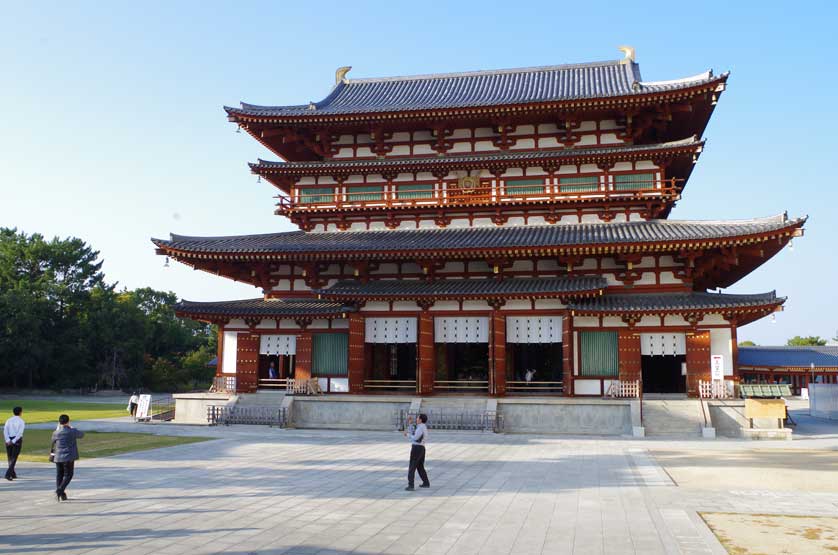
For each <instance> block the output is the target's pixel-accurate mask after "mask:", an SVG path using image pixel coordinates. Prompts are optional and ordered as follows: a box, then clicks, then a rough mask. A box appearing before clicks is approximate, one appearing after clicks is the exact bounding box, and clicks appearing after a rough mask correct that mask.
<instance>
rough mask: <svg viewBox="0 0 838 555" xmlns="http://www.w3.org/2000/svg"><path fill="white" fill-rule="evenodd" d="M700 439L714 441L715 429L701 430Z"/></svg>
mask: <svg viewBox="0 0 838 555" xmlns="http://www.w3.org/2000/svg"><path fill="white" fill-rule="evenodd" d="M701 437H703V438H704V439H716V428H701Z"/></svg>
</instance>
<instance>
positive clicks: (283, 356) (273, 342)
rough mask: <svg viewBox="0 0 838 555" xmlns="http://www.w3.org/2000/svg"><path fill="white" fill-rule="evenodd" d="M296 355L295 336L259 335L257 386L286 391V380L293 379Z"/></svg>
mask: <svg viewBox="0 0 838 555" xmlns="http://www.w3.org/2000/svg"><path fill="white" fill-rule="evenodd" d="M296 354H297V336H295V335H278V334H263V335H261V336H260V337H259V362H258V381H257V386H258V387H260V388H268V389H286V388H287V387H288V380H289V379H292V378H293V377H294V358H295V357H296Z"/></svg>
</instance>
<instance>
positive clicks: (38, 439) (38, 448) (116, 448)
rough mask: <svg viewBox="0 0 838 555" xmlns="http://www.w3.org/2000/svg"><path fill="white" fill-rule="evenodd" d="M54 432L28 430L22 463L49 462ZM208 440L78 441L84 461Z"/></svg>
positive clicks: (111, 436) (110, 436)
mask: <svg viewBox="0 0 838 555" xmlns="http://www.w3.org/2000/svg"><path fill="white" fill-rule="evenodd" d="M52 432H53V430H26V432H24V435H23V452H22V453H21V454H20V460H21V461H28V462H49V448H50V443H51V437H52ZM210 439H212V438H209V437H177V436H156V435H151V434H130V433H122V432H87V433H86V434H84V437H83V438H81V439H80V440H78V446H79V455H80V456H81V458H82V459H92V458H97V457H109V456H111V455H119V454H121V453H131V452H134V451H145V450H146V449H157V448H158V447H171V446H173V445H184V444H187V443H198V442H201V441H207V440H210Z"/></svg>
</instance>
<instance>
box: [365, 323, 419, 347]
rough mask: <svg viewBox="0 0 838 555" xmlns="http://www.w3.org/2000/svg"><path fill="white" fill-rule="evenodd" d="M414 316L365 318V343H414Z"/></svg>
mask: <svg viewBox="0 0 838 555" xmlns="http://www.w3.org/2000/svg"><path fill="white" fill-rule="evenodd" d="M416 341H417V339H416V318H366V319H365V320H364V342H366V343H416Z"/></svg>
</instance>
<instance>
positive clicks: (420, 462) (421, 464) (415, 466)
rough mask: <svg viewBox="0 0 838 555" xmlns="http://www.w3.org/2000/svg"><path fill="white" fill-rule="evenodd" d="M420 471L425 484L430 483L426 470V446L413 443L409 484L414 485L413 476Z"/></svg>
mask: <svg viewBox="0 0 838 555" xmlns="http://www.w3.org/2000/svg"><path fill="white" fill-rule="evenodd" d="M416 471H419V477H420V478H422V483H423V484H429V483H430V482H428V473H427V472H425V446H424V445H411V446H410V468H409V469H408V471H407V484H408V485H409V486H410V487H413V477H414V476H415V475H416Z"/></svg>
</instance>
